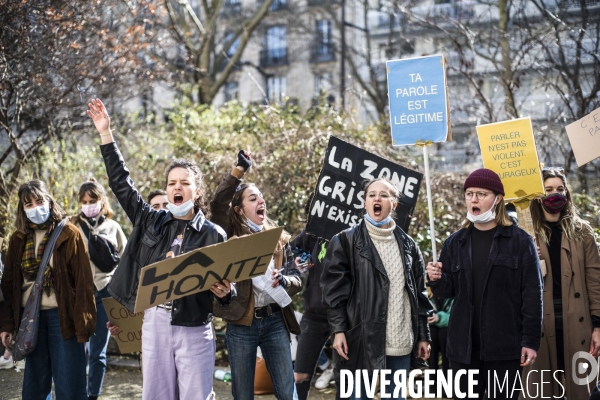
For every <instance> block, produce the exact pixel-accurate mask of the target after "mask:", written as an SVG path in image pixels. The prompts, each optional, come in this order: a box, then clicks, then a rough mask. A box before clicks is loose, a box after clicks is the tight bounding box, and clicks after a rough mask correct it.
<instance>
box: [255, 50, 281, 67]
mask: <svg viewBox="0 0 600 400" xmlns="http://www.w3.org/2000/svg"><path fill="white" fill-rule="evenodd" d="M287 64H288V51H287V47H283V48H279V49H265V50H261V51H260V66H261V67H277V66H280V65H287Z"/></svg>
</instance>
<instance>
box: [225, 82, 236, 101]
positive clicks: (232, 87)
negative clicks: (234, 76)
mask: <svg viewBox="0 0 600 400" xmlns="http://www.w3.org/2000/svg"><path fill="white" fill-rule="evenodd" d="M223 94H224V96H225V103H227V102H228V101H232V100H237V99H238V94H239V83H238V82H227V83H226V84H225V87H224V89H223Z"/></svg>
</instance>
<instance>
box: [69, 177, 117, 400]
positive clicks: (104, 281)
mask: <svg viewBox="0 0 600 400" xmlns="http://www.w3.org/2000/svg"><path fill="white" fill-rule="evenodd" d="M79 203H80V204H81V213H80V214H79V215H78V216H76V217H74V218H72V220H71V222H73V223H74V224H75V225H77V226H78V227H79V229H80V231H81V233H82V234H83V238H84V240H85V242H86V245H87V247H88V250H89V251H88V253H89V255H90V264H91V271H92V276H93V277H94V286H95V287H94V297H95V298H96V332H95V333H94V335H93V336H92V337H91V338H90V341H89V350H88V351H89V361H88V365H89V372H88V385H87V392H88V399H89V400H96V399H97V398H98V396H100V393H101V392H102V382H103V381H104V373H105V371H106V348H107V346H108V340H109V338H110V333H109V331H108V328H107V325H106V323H107V322H108V316H107V315H106V311H105V310H104V304H103V303H102V299H103V298H105V297H110V294H109V293H108V289H107V286H108V283H109V282H110V280H111V278H112V276H113V274H114V272H115V268H116V267H117V264H118V262H119V256H120V255H121V254H123V250H125V245H126V244H127V238H126V237H125V234H124V233H123V229H121V226H120V225H119V224H118V223H117V222H116V221H114V220H112V219H111V218H112V216H113V210H112V208H111V206H110V203H109V201H108V197H107V196H106V192H105V191H104V188H103V187H102V186H101V185H100V184H99V183H98V182H96V180H95V179H93V178H92V179H90V180H89V181H87V182H85V183H83V184H82V185H81V187H80V188H79Z"/></svg>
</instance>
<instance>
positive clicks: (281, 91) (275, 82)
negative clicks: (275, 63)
mask: <svg viewBox="0 0 600 400" xmlns="http://www.w3.org/2000/svg"><path fill="white" fill-rule="evenodd" d="M286 86H287V79H286V78H285V76H272V77H270V78H268V79H267V97H268V98H269V101H272V102H276V103H278V102H281V101H282V100H283V98H284V97H285V92H286Z"/></svg>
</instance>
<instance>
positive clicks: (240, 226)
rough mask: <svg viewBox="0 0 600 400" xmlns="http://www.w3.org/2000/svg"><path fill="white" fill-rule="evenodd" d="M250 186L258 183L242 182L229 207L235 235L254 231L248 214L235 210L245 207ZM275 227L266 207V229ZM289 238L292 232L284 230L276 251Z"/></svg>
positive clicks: (280, 248)
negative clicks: (246, 193) (245, 197)
mask: <svg viewBox="0 0 600 400" xmlns="http://www.w3.org/2000/svg"><path fill="white" fill-rule="evenodd" d="M249 187H256V185H255V184H254V183H242V184H241V185H240V186H238V187H237V189H236V191H235V193H234V195H233V199H231V208H230V209H229V218H230V220H231V227H232V229H233V234H234V235H235V236H242V235H249V234H251V233H253V232H252V230H251V229H250V227H249V226H248V223H247V222H246V221H247V218H246V216H245V215H243V213H238V212H236V211H235V209H236V207H237V208H239V209H240V210H241V209H243V205H242V202H243V200H244V192H245V191H246V189H248V188H249ZM273 228H277V224H276V223H275V222H273V221H272V220H271V219H270V218H269V217H268V216H267V210H266V209H265V222H264V229H273ZM289 240H290V234H289V233H287V232H286V231H283V232H282V234H281V238H280V239H279V242H278V243H277V249H276V250H275V251H276V252H278V251H281V250H282V249H283V247H284V246H285V245H286V243H287V242H288V241H289Z"/></svg>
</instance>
